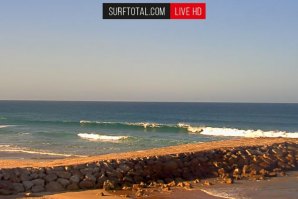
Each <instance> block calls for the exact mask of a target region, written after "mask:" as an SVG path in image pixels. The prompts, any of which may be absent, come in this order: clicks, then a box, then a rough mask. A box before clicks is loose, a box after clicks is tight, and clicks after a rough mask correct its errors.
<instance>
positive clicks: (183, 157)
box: [0, 141, 298, 195]
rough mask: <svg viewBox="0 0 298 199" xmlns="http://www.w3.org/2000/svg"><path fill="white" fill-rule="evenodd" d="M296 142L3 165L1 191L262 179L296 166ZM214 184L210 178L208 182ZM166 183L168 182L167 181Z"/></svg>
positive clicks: (297, 154) (127, 187)
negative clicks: (43, 164)
mask: <svg viewBox="0 0 298 199" xmlns="http://www.w3.org/2000/svg"><path fill="white" fill-rule="evenodd" d="M297 162H298V143H297V142H291V141H286V142H281V143H274V144H270V145H260V146H243V147H241V146H239V147H231V148H216V149H212V150H203V151H202V150H200V151H193V152H187V153H176V154H165V155H158V156H146V157H136V158H126V159H121V157H119V159H109V160H100V161H96V162H90V163H84V164H76V165H68V166H53V167H38V168H33V167H28V168H2V169H0V195H9V194H16V193H22V192H26V193H38V192H44V191H46V192H61V191H66V190H71V191H72V190H79V189H94V188H104V189H105V190H114V189H130V190H136V192H137V194H138V195H142V188H144V187H150V186H151V187H152V186H156V185H161V187H162V188H163V189H165V190H166V189H169V187H173V186H178V187H186V188H191V184H190V183H188V182H186V181H189V180H192V181H193V182H194V183H197V182H199V181H200V180H199V179H207V178H214V177H216V178H218V179H219V180H220V181H223V182H225V183H228V184H232V183H233V182H234V180H240V179H253V180H261V179H264V178H267V177H275V176H282V175H285V173H284V172H285V171H288V170H296V169H297V168H298V164H297ZM204 184H206V185H210V182H208V181H204ZM165 185H166V186H165Z"/></svg>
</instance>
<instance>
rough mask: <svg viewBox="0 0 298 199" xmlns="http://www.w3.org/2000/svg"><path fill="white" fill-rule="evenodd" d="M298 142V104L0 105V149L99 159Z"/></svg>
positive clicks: (26, 103) (12, 102)
mask: <svg viewBox="0 0 298 199" xmlns="http://www.w3.org/2000/svg"><path fill="white" fill-rule="evenodd" d="M235 137H287V138H298V104H253V103H252V104H248V103H157V102H156V103H153V102H146V103H145V102H59V101H52V102H49V101H0V151H8V152H9V151H11V152H25V153H44V154H47V153H49V154H61V155H65V156H69V155H95V154H106V153H112V152H125V151H134V150H143V149H149V148H156V147H163V146H172V145H179V144H185V143H194V142H210V141H214V140H224V139H231V138H235Z"/></svg>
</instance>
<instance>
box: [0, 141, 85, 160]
mask: <svg viewBox="0 0 298 199" xmlns="http://www.w3.org/2000/svg"><path fill="white" fill-rule="evenodd" d="M0 151H1V152H18V153H28V154H39V155H50V156H62V157H71V156H76V157H86V156H81V155H70V154H63V153H53V152H46V151H33V150H30V149H26V148H20V147H13V146H11V145H8V144H3V145H1V144H0Z"/></svg>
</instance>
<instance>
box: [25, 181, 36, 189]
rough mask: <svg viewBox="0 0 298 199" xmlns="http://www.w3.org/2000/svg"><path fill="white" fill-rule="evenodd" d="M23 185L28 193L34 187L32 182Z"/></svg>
mask: <svg viewBox="0 0 298 199" xmlns="http://www.w3.org/2000/svg"><path fill="white" fill-rule="evenodd" d="M23 185H24V188H25V190H26V191H28V190H30V189H31V187H33V185H34V184H33V182H32V181H24V182H23Z"/></svg>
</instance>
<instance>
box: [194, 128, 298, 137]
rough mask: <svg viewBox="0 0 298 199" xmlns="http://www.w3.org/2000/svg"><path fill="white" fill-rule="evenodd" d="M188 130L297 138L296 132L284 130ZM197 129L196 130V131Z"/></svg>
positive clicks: (221, 134) (205, 132)
mask: <svg viewBox="0 0 298 199" xmlns="http://www.w3.org/2000/svg"><path fill="white" fill-rule="evenodd" d="M192 130H193V131H190V132H193V133H194V132H199V133H200V134H203V135H213V136H237V137H284V138H298V132H286V131H262V130H241V129H234V128H212V127H203V128H200V127H198V128H193V129H192ZM196 130H197V131H196Z"/></svg>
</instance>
